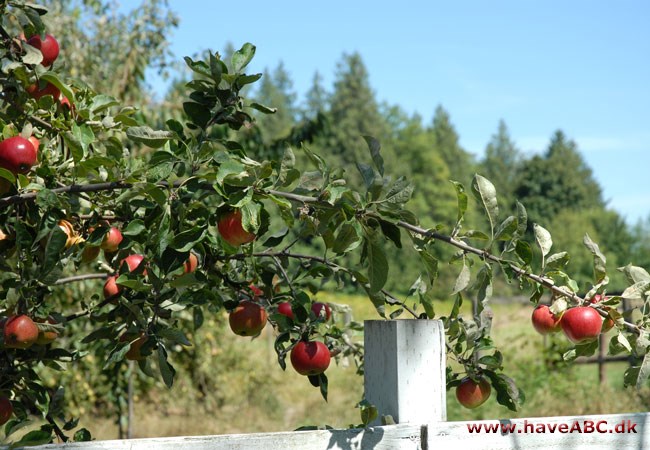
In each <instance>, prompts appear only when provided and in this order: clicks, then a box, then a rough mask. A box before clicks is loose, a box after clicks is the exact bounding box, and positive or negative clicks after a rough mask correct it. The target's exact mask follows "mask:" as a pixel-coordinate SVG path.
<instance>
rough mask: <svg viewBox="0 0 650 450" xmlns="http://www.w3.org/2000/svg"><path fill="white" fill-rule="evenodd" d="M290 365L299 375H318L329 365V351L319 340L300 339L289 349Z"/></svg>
mask: <svg viewBox="0 0 650 450" xmlns="http://www.w3.org/2000/svg"><path fill="white" fill-rule="evenodd" d="M290 357H291V365H292V366H293V368H294V369H296V372H298V373H299V374H300V375H319V374H321V373H323V372H325V370H327V368H328V367H329V365H330V359H331V356H330V351H329V349H328V348H327V346H326V345H325V344H323V343H322V342H319V341H300V342H298V343H297V344H296V345H295V346H294V347H293V348H292V349H291V356H290Z"/></svg>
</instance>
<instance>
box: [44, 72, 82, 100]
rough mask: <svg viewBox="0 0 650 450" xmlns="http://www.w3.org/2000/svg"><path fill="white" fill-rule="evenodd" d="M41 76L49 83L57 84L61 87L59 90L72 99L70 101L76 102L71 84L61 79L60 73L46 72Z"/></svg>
mask: <svg viewBox="0 0 650 450" xmlns="http://www.w3.org/2000/svg"><path fill="white" fill-rule="evenodd" d="M40 78H41V80H43V81H47V82H48V83H51V84H53V85H54V86H56V87H57V88H58V89H59V91H61V94H63V95H64V96H65V97H67V98H68V100H70V102H71V103H73V104H74V101H75V97H74V92H72V89H70V86H68V85H67V84H65V83H63V81H61V79H60V78H59V75H58V74H57V73H56V72H45V73H44V74H42V75H41V77H40ZM55 100H57V99H55Z"/></svg>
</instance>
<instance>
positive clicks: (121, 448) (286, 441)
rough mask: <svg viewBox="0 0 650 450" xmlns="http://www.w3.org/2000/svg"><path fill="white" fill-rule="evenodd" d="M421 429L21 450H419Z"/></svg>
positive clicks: (158, 440)
mask: <svg viewBox="0 0 650 450" xmlns="http://www.w3.org/2000/svg"><path fill="white" fill-rule="evenodd" d="M421 432H422V430H421V427H420V426H413V425H391V426H387V427H375V428H368V429H365V430H363V429H361V430H317V431H296V432H282V433H251V434H230V435H219V436H192V437H172V438H155V439H130V440H126V439H124V440H115V441H94V442H78V443H72V444H58V445H55V444H50V445H42V446H38V447H30V448H29V449H28V448H25V449H22V450H252V449H263V450H325V449H332V450H362V449H373V450H420V449H421V446H420V443H421V442H422V440H421Z"/></svg>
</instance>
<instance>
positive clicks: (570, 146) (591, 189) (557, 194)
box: [514, 130, 604, 223]
mask: <svg viewBox="0 0 650 450" xmlns="http://www.w3.org/2000/svg"><path fill="white" fill-rule="evenodd" d="M514 194H515V196H516V198H518V199H519V201H520V202H522V203H523V204H524V206H525V207H526V209H527V210H528V216H529V218H530V219H531V220H530V221H529V223H532V222H534V221H537V222H543V221H548V220H550V219H551V218H553V217H554V216H555V215H556V214H558V213H559V212H560V211H562V210H564V209H573V210H580V209H588V208H601V209H603V208H604V202H603V200H602V193H601V188H600V185H599V184H598V182H597V181H596V180H595V179H594V177H593V175H592V171H591V169H590V168H589V166H587V164H586V163H585V161H584V160H583V159H582V156H581V155H580V153H578V150H577V146H576V144H575V142H573V141H571V140H569V139H567V138H566V136H565V135H564V133H563V132H562V131H559V130H558V131H556V132H555V134H554V135H553V137H552V139H551V142H550V145H549V147H548V150H547V151H546V153H545V154H544V155H542V156H539V155H536V156H534V157H533V158H531V159H529V160H527V161H525V162H524V163H523V164H522V169H521V171H520V173H519V177H518V182H517V187H516V189H515V191H514Z"/></svg>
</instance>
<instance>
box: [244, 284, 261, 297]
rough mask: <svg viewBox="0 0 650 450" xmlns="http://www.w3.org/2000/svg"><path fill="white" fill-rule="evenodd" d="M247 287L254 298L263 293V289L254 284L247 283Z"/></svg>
mask: <svg viewBox="0 0 650 450" xmlns="http://www.w3.org/2000/svg"><path fill="white" fill-rule="evenodd" d="M248 289H250V290H251V292H253V297H254V298H258V297H261V296H263V295H264V291H263V290H261V289H260V288H258V287H257V286H255V285H254V284H251V285H249V286H248Z"/></svg>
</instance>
